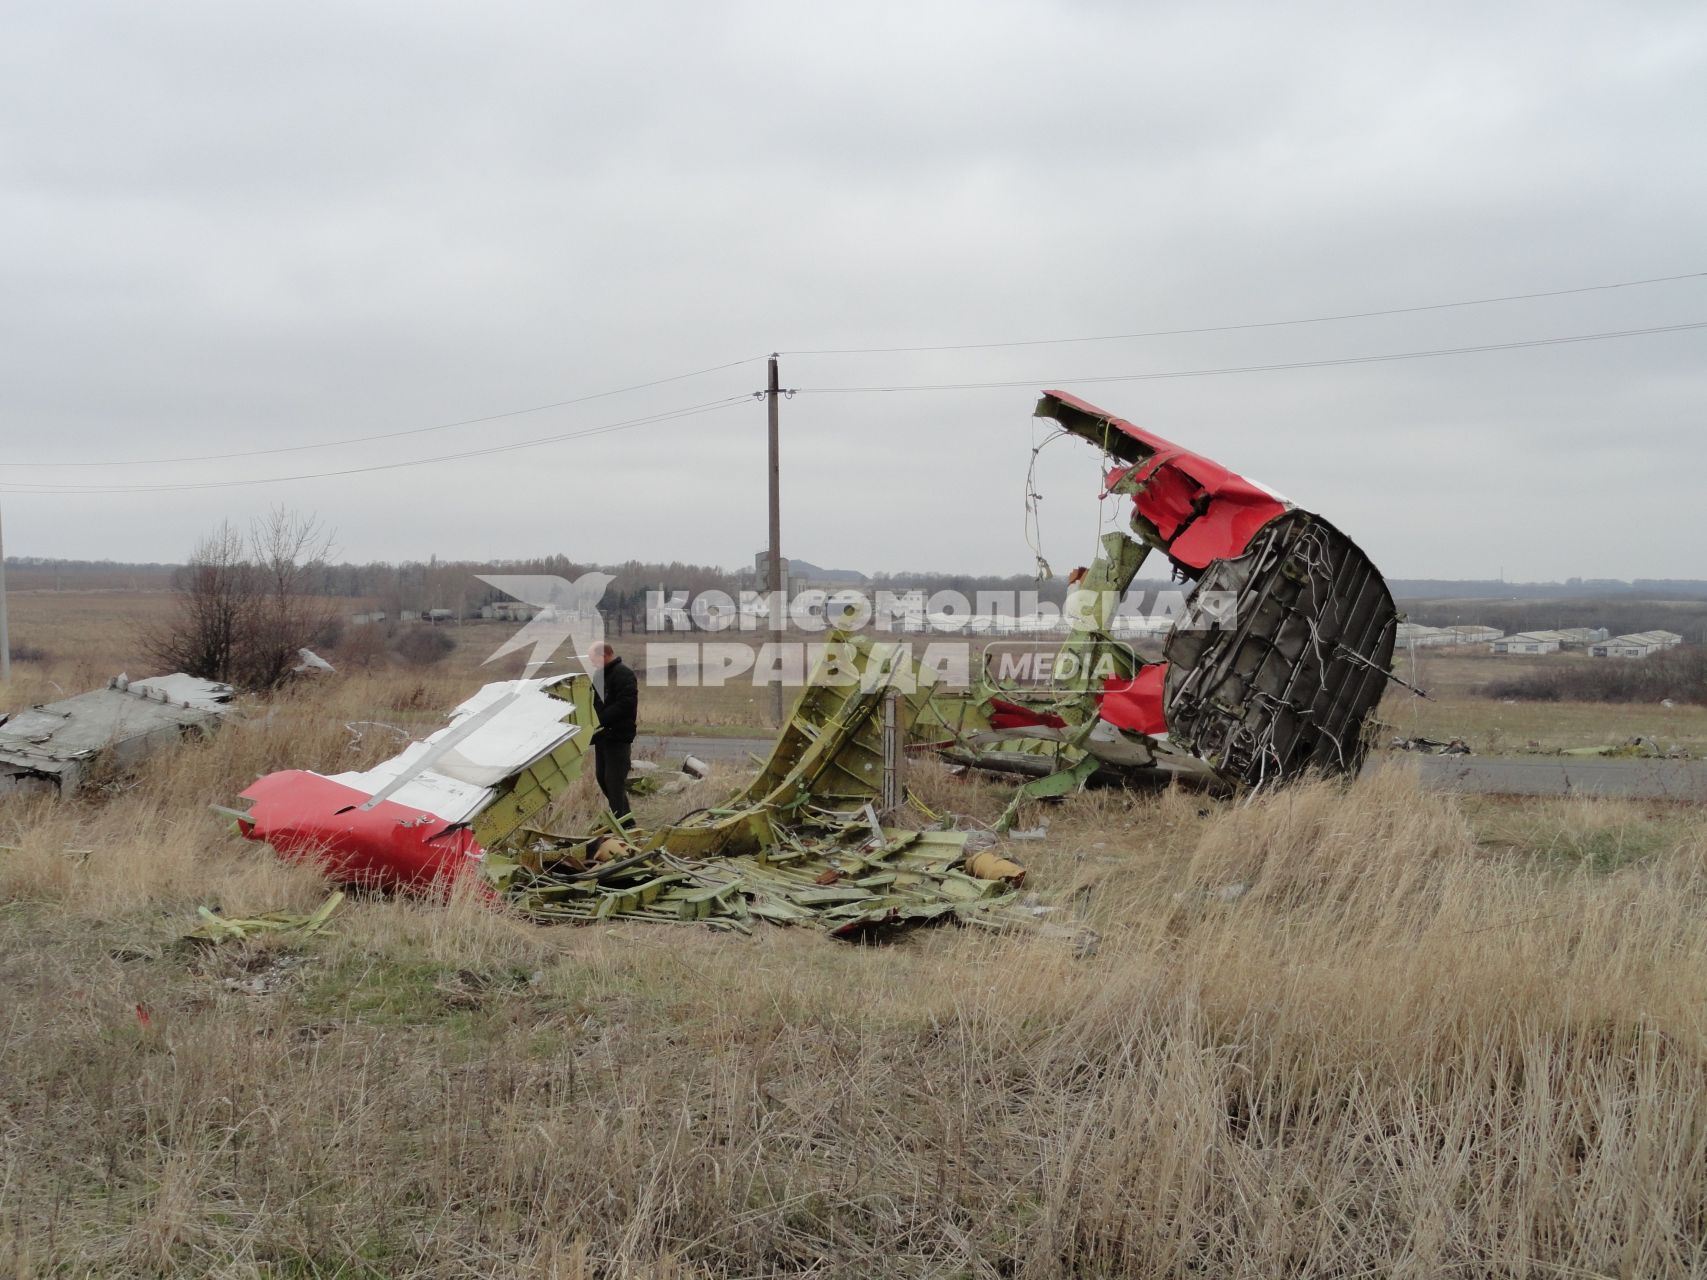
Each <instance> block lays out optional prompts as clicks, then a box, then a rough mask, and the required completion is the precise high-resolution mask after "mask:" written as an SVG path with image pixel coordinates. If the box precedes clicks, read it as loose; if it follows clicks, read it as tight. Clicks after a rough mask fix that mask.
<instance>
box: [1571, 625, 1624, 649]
mask: <svg viewBox="0 0 1707 1280" xmlns="http://www.w3.org/2000/svg"><path fill="white" fill-rule="evenodd" d="M1611 634H1612V633H1611V632H1610V631H1608V630H1607V629H1606V628H1605V627H1566V628H1565V629H1564V630H1562V631H1560V632H1559V635H1560V636H1561V637H1562V643H1563V644H1564V646H1565V648H1567V649H1586V648H1588V646H1589V645H1591V644H1599V643H1600V642H1601V641H1602V640H1605V639H1606V638H1607V637H1608V636H1610V635H1611Z"/></svg>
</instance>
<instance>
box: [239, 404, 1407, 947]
mask: <svg viewBox="0 0 1707 1280" xmlns="http://www.w3.org/2000/svg"><path fill="white" fill-rule="evenodd" d="M1037 415H1038V416H1039V417H1044V418H1050V419H1053V420H1054V421H1055V422H1056V423H1058V424H1059V426H1060V428H1061V429H1062V430H1064V431H1066V432H1068V433H1070V434H1072V435H1075V436H1078V437H1080V438H1081V439H1084V440H1086V441H1089V442H1090V443H1091V444H1093V445H1095V446H1096V447H1098V448H1099V449H1101V450H1102V451H1103V452H1104V453H1105V454H1106V455H1107V456H1108V458H1109V460H1110V465H1109V468H1108V470H1107V472H1106V474H1105V477H1104V496H1106V495H1108V494H1120V495H1126V496H1129V497H1130V498H1131V500H1132V503H1131V508H1132V514H1131V520H1130V527H1131V534H1130V535H1128V534H1127V533H1124V532H1114V533H1109V534H1107V535H1106V536H1105V537H1104V538H1103V539H1102V546H1101V552H1100V554H1099V556H1098V558H1097V559H1096V561H1095V562H1094V563H1093V564H1091V565H1090V566H1088V567H1087V568H1086V569H1085V570H1083V571H1081V572H1080V573H1079V574H1077V575H1075V576H1076V578H1077V579H1078V581H1077V583H1076V587H1077V590H1078V594H1079V598H1080V599H1081V600H1082V601H1084V602H1086V603H1085V604H1084V606H1083V607H1082V608H1080V609H1079V610H1078V611H1077V612H1076V614H1075V615H1074V630H1073V633H1072V634H1071V636H1070V637H1069V638H1068V640H1067V641H1066V646H1070V647H1071V648H1072V649H1073V650H1074V651H1075V656H1076V661H1075V663H1074V664H1073V665H1074V669H1075V670H1077V671H1078V672H1079V673H1080V674H1079V675H1078V676H1077V677H1076V678H1075V679H1074V680H1073V681H1071V682H1069V683H1068V684H1067V685H1066V687H1059V686H1058V687H1056V688H1053V689H1050V690H1048V691H1046V692H1040V691H1038V690H1036V689H1025V688H1017V687H1014V688H1009V687H1003V686H999V685H994V686H993V685H991V684H989V683H986V684H985V685H984V687H982V688H981V689H979V690H975V691H949V690H939V689H937V688H936V687H935V685H934V683H933V681H932V678H931V675H930V673H929V672H928V671H921V670H919V669H918V668H916V667H915V666H914V665H913V664H912V662H911V660H910V658H909V657H908V656H907V655H906V649H905V646H904V645H897V644H891V643H883V642H877V641H875V640H873V639H872V638H870V637H867V636H846V635H841V634H839V633H838V634H836V635H834V636H832V643H833V647H834V648H836V650H837V651H838V652H837V656H836V658H835V659H834V660H833V661H832V660H830V659H828V658H827V659H826V662H825V663H823V664H821V665H820V667H819V669H818V670H817V671H816V672H814V674H813V676H812V678H811V679H810V680H809V681H808V683H807V685H806V687H805V688H804V689H803V690H802V691H801V695H800V697H799V699H798V701H797V702H796V705H795V707H794V710H793V713H792V714H791V715H790V717H789V719H788V721H787V723H786V724H785V725H784V727H783V729H782V731H781V733H780V734H779V736H778V738H777V741H776V743H775V745H774V746H773V748H772V750H771V753H770V756H769V758H768V759H767V760H766V761H765V763H764V765H763V767H762V768H761V769H760V771H759V774H758V776H757V777H756V778H755V780H754V781H753V782H752V783H751V784H750V785H748V786H747V787H746V788H745V789H744V790H742V791H741V792H740V793H739V794H737V795H736V796H734V797H733V798H731V799H730V800H729V801H727V802H726V803H725V804H723V805H721V806H719V807H715V808H707V809H701V810H698V811H696V812H694V813H691V814H689V815H687V816H686V817H684V818H681V819H679V820H677V821H676V822H674V823H672V824H670V825H667V826H664V827H661V828H658V829H656V830H653V831H650V832H645V833H634V832H630V831H625V830H621V829H620V828H619V827H618V825H617V824H616V823H615V821H614V820H607V821H606V823H605V824H604V826H603V829H602V830H601V831H599V832H595V833H592V834H589V835H581V836H572V835H563V834H559V833H554V832H550V831H548V830H545V829H543V828H542V827H540V826H537V825H534V824H535V822H536V820H537V819H538V818H540V816H541V815H542V814H543V813H544V812H545V810H546V809H547V807H548V806H549V804H550V802H551V801H552V799H553V798H555V797H556V796H557V795H559V794H561V793H562V792H563V791H564V790H565V789H566V788H567V787H568V786H569V784H570V783H571V782H573V781H574V779H575V778H576V777H578V775H579V773H580V770H581V766H582V763H583V760H584V758H585V755H586V753H587V752H588V750H589V749H590V740H591V733H592V729H593V727H594V725H595V723H596V722H595V720H594V716H593V711H592V707H591V680H590V677H588V676H585V675H580V674H574V675H567V676H560V677H555V678H550V679H540V680H530V679H523V680H513V681H503V682H498V683H495V684H490V685H487V686H486V687H485V688H483V689H481V690H480V691H479V692H478V693H477V694H475V695H474V696H473V697H472V698H470V699H469V700H468V701H466V702H464V703H463V704H462V705H461V706H459V707H457V708H456V709H455V710H454V711H453V712H452V713H451V717H450V722H449V723H448V724H447V725H446V726H445V727H444V728H443V729H441V730H439V731H438V732H437V733H435V734H433V735H431V736H430V737H428V738H426V739H425V740H424V741H421V742H417V743H412V744H411V745H410V746H408V747H407V748H406V749H405V750H404V751H402V752H401V753H400V754H398V755H397V756H395V757H394V758H392V759H391V760H388V761H385V762H383V763H381V764H379V765H377V766H376V767H374V768H372V769H369V770H367V771H365V772H359V773H345V774H336V775H331V776H322V775H319V774H314V773H307V772H302V771H290V772H285V773H276V774H272V775H269V776H267V777H264V778H262V779H260V780H259V781H258V782H256V783H255V784H254V785H253V786H252V787H250V788H249V789H248V790H247V791H245V792H244V793H243V798H244V799H245V800H247V801H249V808H248V809H247V810H242V811H239V810H226V811H225V812H227V813H229V814H230V816H231V817H233V818H234V819H235V820H236V823H237V826H238V829H239V830H240V831H241V832H242V833H243V834H244V835H246V836H248V837H250V838H251V839H255V840H262V841H266V842H267V843H269V844H271V845H272V846H273V848H275V849H276V850H278V851H279V852H280V853H281V854H283V855H284V856H286V857H291V858H312V859H315V860H317V861H319V862H321V863H322V864H323V865H324V866H325V867H326V868H327V869H328V870H329V871H331V872H332V873H333V874H334V875H335V876H336V877H337V878H339V879H341V880H345V881H349V882H356V883H370V884H377V885H381V886H385V887H394V888H414V889H420V888H424V887H427V886H430V885H435V884H437V885H443V884H445V883H448V882H453V881H457V880H460V879H463V878H464V877H473V878H474V882H475V883H476V884H477V885H478V886H479V889H480V891H481V892H483V893H487V894H490V895H493V896H494V897H497V896H502V897H503V898H504V899H506V900H507V901H509V902H510V903H512V904H513V905H515V906H517V907H518V908H520V909H521V910H522V911H524V912H525V913H527V914H530V915H532V916H534V917H535V918H538V919H542V920H598V919H610V918H615V917H634V918H645V919H658V920H687V921H703V922H707V923H710V924H714V925H719V926H722V927H728V928H735V929H743V930H744V929H746V928H748V927H750V925H751V924H752V922H754V921H758V920H768V921H775V922H811V923H816V924H820V925H822V926H824V927H827V928H828V929H830V930H831V931H832V932H834V933H836V934H838V935H840V936H844V937H859V936H865V935H868V934H870V933H873V932H876V931H880V930H884V929H889V928H894V927H898V926H904V925H908V924H914V923H922V922H929V921H939V920H957V921H961V922H964V923H977V924H1003V923H1008V922H1011V921H1013V920H1014V919H1016V918H1019V917H1020V916H1022V915H1023V914H1024V911H1023V908H1022V906H1021V904H1020V903H1019V901H1018V895H1017V893H1016V888H1017V886H1018V884H1019V882H1020V881H1021V879H1023V877H1024V874H1025V873H1024V871H1023V870H1022V869H1021V868H1020V867H1018V866H1017V865H1015V864H1014V863H1011V862H1008V861H1007V860H1006V859H1003V858H1001V857H999V856H997V855H995V854H994V853H992V852H990V851H989V850H988V849H987V848H974V847H973V846H974V845H976V844H978V843H979V842H978V841H975V840H970V839H969V836H971V835H972V834H973V833H968V832H964V831H952V830H943V829H940V827H941V824H940V823H939V824H934V825H935V827H936V828H937V829H927V830H916V829H907V828H905V827H903V826H900V825H885V822H884V821H883V820H880V818H879V815H878V808H879V805H880V804H881V805H882V806H883V808H884V811H885V816H888V817H891V818H892V817H893V815H894V814H895V813H897V812H898V811H899V810H900V809H901V808H903V807H904V804H903V803H902V798H901V797H900V796H899V795H898V794H897V790H896V786H895V778H896V772H897V770H898V767H899V763H900V758H901V756H902V755H903V753H904V752H906V751H910V752H914V753H918V752H934V753H937V754H939V755H941V756H942V757H943V758H945V759H947V760H949V761H951V762H955V763H957V764H960V765H963V766H966V767H972V768H978V769H984V770H993V771H997V772H1004V773H1012V774H1019V775H1022V776H1025V777H1026V781H1025V782H1024V783H1023V784H1021V785H1020V786H1019V788H1018V789H1017V791H1016V793H1015V796H1014V799H1013V802H1012V803H1011V804H1010V805H1009V807H1008V810H1007V812H1006V813H1005V814H1004V815H1003V818H1002V821H1001V823H1000V824H998V828H997V830H998V831H1004V830H1006V829H1007V827H1008V825H1009V824H1010V823H1011V822H1012V821H1013V819H1014V817H1015V816H1016V815H1017V813H1018V812H1019V810H1020V808H1021V806H1022V805H1023V804H1024V803H1026V802H1027V801H1029V800H1036V799H1044V798H1049V797H1054V796H1061V795H1065V794H1068V793H1069V792H1072V791H1075V790H1077V789H1079V788H1080V787H1083V786H1085V785H1087V784H1091V785H1095V784H1102V783H1109V782H1115V783H1130V782H1134V781H1146V780H1148V781H1161V782H1167V781H1171V780H1178V781H1180V782H1182V783H1186V784H1191V785H1200V786H1206V787H1210V788H1215V789H1222V790H1248V789H1252V788H1262V787H1267V786H1271V785H1274V784H1276V783H1280V782H1284V781H1287V780H1291V779H1295V778H1298V777H1300V776H1303V775H1306V774H1311V773H1326V774H1334V773H1350V772H1354V771H1355V770H1356V769H1357V767H1358V766H1359V765H1360V764H1361V762H1362V759H1363V756H1364V753H1365V751H1366V749H1367V746H1368V740H1367V735H1366V732H1365V726H1366V722H1367V720H1368V718H1369V715H1370V713H1371V712H1372V711H1373V710H1374V708H1375V706H1376V704H1377V703H1378V702H1379V700H1380V698H1381V696H1382V693H1383V690H1384V687H1385V684H1386V682H1387V681H1388V680H1389V679H1392V678H1393V677H1392V675H1391V673H1390V666H1391V661H1392V653H1393V637H1394V631H1395V627H1396V623H1397V615H1396V611H1395V609H1394V606H1393V600H1392V596H1391V594H1390V593H1389V591H1388V589H1387V586H1386V583H1385V581H1384V580H1383V579H1382V577H1381V574H1380V573H1379V572H1378V571H1377V570H1376V568H1375V567H1374V565H1373V564H1371V563H1370V561H1369V559H1368V557H1367V556H1365V555H1364V553H1363V552H1362V551H1361V550H1359V549H1358V547H1357V546H1356V544H1354V543H1353V542H1352V541H1351V539H1350V538H1348V537H1346V536H1345V534H1343V533H1341V532H1340V531H1339V530H1338V529H1336V528H1335V527H1334V526H1333V525H1331V524H1330V523H1328V522H1327V521H1326V520H1324V519H1323V518H1322V517H1320V516H1318V515H1315V514H1313V513H1311V512H1308V511H1304V510H1302V509H1300V508H1298V507H1296V506H1294V505H1293V504H1292V503H1290V502H1288V501H1286V500H1285V499H1284V498H1281V497H1279V496H1278V495H1276V494H1275V493H1273V492H1271V491H1270V490H1268V489H1267V488H1265V487H1264V486H1262V485H1260V484H1257V483H1255V482H1253V481H1251V480H1249V479H1246V478H1245V477H1243V476H1240V475H1237V474H1236V473H1234V472H1232V471H1229V470H1227V469H1226V468H1225V467H1223V466H1221V465H1220V464H1218V463H1215V462H1212V461H1210V460H1209V459H1207V458H1204V457H1202V456H1201V455H1198V454H1195V453H1192V452H1190V451H1189V450H1186V449H1183V448H1181V447H1179V446H1178V445H1175V444H1172V443H1170V442H1168V441H1167V440H1164V439H1162V438H1161V437H1160V436H1157V435H1154V434H1152V433H1151V432H1148V431H1146V430H1144V429H1142V428H1140V427H1137V426H1135V425H1133V424H1132V423H1130V422H1126V421H1124V420H1123V419H1120V418H1117V417H1114V416H1113V415H1112V414H1109V413H1106V412H1104V411H1103V410H1101V409H1098V408H1096V407H1095V406H1094V405H1090V404H1088V403H1086V402H1085V401H1083V400H1080V399H1078V398H1076V397H1074V396H1070V395H1067V394H1065V393H1064V392H1059V391H1050V392H1046V393H1045V394H1044V396H1043V398H1042V400H1041V401H1040V402H1039V404H1038V407H1037ZM1152 552H1159V553H1161V554H1162V555H1163V556H1165V557H1166V558H1167V560H1168V562H1169V564H1170V565H1171V566H1172V568H1173V570H1174V572H1175V573H1176V575H1177V576H1178V577H1180V578H1181V579H1183V580H1184V581H1186V582H1188V583H1190V584H1192V588H1191V592H1190V594H1189V595H1188V597H1187V600H1186V605H1187V612H1186V616H1185V617H1184V618H1182V619H1181V620H1180V621H1179V622H1178V623H1176V625H1175V627H1174V628H1173V629H1172V631H1171V633H1170V634H1169V635H1168V637H1167V639H1166V642H1165V645H1164V646H1163V651H1162V656H1161V658H1160V659H1159V660H1156V661H1143V660H1141V659H1139V658H1138V657H1137V656H1136V655H1135V654H1134V653H1133V651H1132V650H1131V649H1130V648H1129V647H1128V646H1126V645H1125V644H1123V643H1121V642H1118V641H1117V640H1116V639H1115V638H1114V637H1113V636H1112V635H1111V633H1110V627H1111V623H1112V620H1113V611H1114V608H1115V606H1116V604H1117V602H1118V601H1119V599H1120V598H1121V596H1122V595H1123V594H1124V593H1125V592H1126V590H1127V588H1128V587H1129V585H1130V584H1131V582H1132V581H1133V579H1134V577H1135V576H1136V574H1137V572H1138V570H1139V568H1140V567H1141V566H1142V565H1143V564H1144V562H1145V560H1146V558H1147V557H1148V556H1149V555H1150V554H1151V553H1152ZM832 671H833V672H834V673H835V675H836V677H837V678H835V679H832V678H830V673H831V672H832ZM850 672H852V675H853V678H852V679H850V678H848V677H849V673H850ZM927 816H934V815H927ZM987 842H988V841H987V837H986V839H985V841H984V842H983V843H987Z"/></svg>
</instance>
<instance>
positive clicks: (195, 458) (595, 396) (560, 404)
mask: <svg viewBox="0 0 1707 1280" xmlns="http://www.w3.org/2000/svg"><path fill="white" fill-rule="evenodd" d="M763 359H764V357H763V356H748V357H747V358H746V359H744V360H731V361H730V362H729V363H728V364H715V365H712V366H711V367H710V368H708V369H694V370H691V371H690V372H688V373H676V374H671V375H670V376H669V377H667V378H654V379H653V380H652V381H650V382H636V383H634V384H633V385H632V386H627V387H616V388H613V389H612V390H610V391H594V392H591V393H590V394H588V395H584V396H574V397H572V398H571V399H568V400H554V401H552V402H551V403H550V404H536V405H533V406H532V407H531V408H527V409H508V410H506V411H504V412H503V413H489V414H486V415H484V416H482V417H479V418H463V419H461V420H460V421H457V422H440V423H437V424H435V425H434V426H430V427H409V428H406V429H404V430H402V431H383V432H380V433H379V434H378V435H371V436H351V437H349V438H348V439H345V440H323V441H320V442H319V443H318V444H286V445H279V446H277V447H275V448H272V449H245V450H242V451H240V452H237V453H204V454H192V455H186V456H183V457H177V458H133V459H130V460H129V461H125V462H113V461H109V460H105V459H103V460H101V461H91V460H89V459H82V460H79V461H75V462H3V463H0V466H5V467H154V466H163V465H165V464H167V463H177V462H223V461H227V460H229V459H232V458H259V457H264V456H266V455H268V454H274V453H301V452H303V451H304V450H309V449H336V448H341V447H342V446H344V445H349V444H367V443H369V442H371V441H374V440H397V439H401V438H402V437H404V436H419V435H426V434H428V433H429V432H433V431H449V430H451V429H452V428H455V427H472V426H476V425H478V424H480V423H482V422H498V421H501V420H502V419H504V418H519V417H522V416H523V415H525V414H530V413H543V412H545V411H546V410H547V409H562V408H566V407H567V406H569V405H572V404H585V403H587V401H589V400H603V399H606V398H607V397H609V396H620V395H625V394H626V393H628V392H630V391H644V390H646V389H647V388H648V387H661V386H664V385H665V384H666V383H671V382H681V381H684V380H685V379H688V378H700V377H704V376H705V375H706V374H708V373H721V372H722V371H723V370H725V369H736V368H739V367H740V366H741V365H744V364H754V363H756V362H757V361H760V360H763ZM339 474H342V473H339Z"/></svg>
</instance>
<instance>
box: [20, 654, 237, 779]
mask: <svg viewBox="0 0 1707 1280" xmlns="http://www.w3.org/2000/svg"><path fill="white" fill-rule="evenodd" d="M233 692H234V691H233V690H232V688H231V686H230V685H226V684H219V683H217V682H216V681H212V680H200V679H197V678H196V677H194V676H187V675H184V674H182V673H178V674H175V675H169V676H156V677H153V678H151V679H147V680H127V679H126V678H125V677H124V676H122V675H121V676H118V677H117V678H115V679H114V680H113V681H111V682H110V683H109V684H108V685H107V687H106V688H104V689H93V690H90V691H89V692H88V693H80V694H77V695H76V696H74V697H70V698H65V699H62V700H60V701H58V702H48V703H43V704H41V705H39V706H34V707H31V708H29V709H28V710H26V711H20V712H17V713H15V714H13V715H11V716H9V717H5V718H3V719H0V795H4V794H6V793H7V792H27V791H52V790H57V791H58V792H59V793H60V794H62V795H69V794H71V793H72V792H74V791H75V790H76V789H77V788H78V786H79V785H81V784H82V783H83V782H84V781H85V780H86V779H87V778H88V776H89V774H90V772H91V771H92V770H93V769H95V768H97V767H99V768H106V769H114V770H123V769H127V768H131V767H134V766H135V765H136V764H137V763H138V762H139V761H141V760H142V759H143V758H145V757H146V756H148V755H150V754H151V753H153V752H154V751H157V750H159V749H160V748H161V747H163V746H166V745H168V744H170V743H173V742H177V741H179V740H180V739H182V738H183V737H184V736H185V735H186V734H189V733H196V732H211V731H212V730H213V729H214V728H216V727H217V726H218V724H219V722H220V721H222V720H223V719H224V718H225V717H226V716H228V715H230V714H231V713H232V712H233V711H234V709H235V708H234V707H233V706H232V703H231V699H232V696H233Z"/></svg>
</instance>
